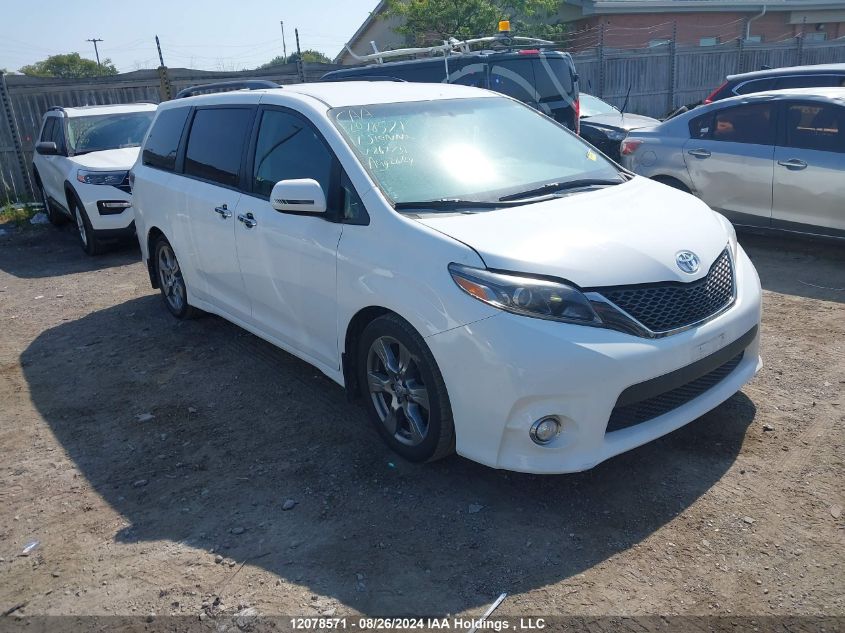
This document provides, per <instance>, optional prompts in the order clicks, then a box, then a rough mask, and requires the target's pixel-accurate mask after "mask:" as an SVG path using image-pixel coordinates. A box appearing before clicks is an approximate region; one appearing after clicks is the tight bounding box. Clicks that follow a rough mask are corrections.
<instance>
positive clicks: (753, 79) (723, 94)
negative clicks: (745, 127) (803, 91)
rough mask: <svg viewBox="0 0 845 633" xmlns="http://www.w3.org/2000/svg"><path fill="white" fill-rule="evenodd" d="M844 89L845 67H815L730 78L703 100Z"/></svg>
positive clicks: (744, 74)
mask: <svg viewBox="0 0 845 633" xmlns="http://www.w3.org/2000/svg"><path fill="white" fill-rule="evenodd" d="M842 86H845V64H815V65H812V66H787V67H784V68H767V69H765V70H755V71H753V72H750V73H741V74H738V75H728V78H727V79H726V80H725V82H724V83H723V84H722V85H721V86H719V87H718V88H716V89H715V90H714V91H713V92H712V93H710V95H709V96H708V97H707V98H706V99H704V102H703V103H705V104H708V103H715V102H716V101H721V100H722V99H728V98H730V97H736V96H738V95H746V94H751V93H752V92H767V91H769V90H787V89H793V88H836V87H842Z"/></svg>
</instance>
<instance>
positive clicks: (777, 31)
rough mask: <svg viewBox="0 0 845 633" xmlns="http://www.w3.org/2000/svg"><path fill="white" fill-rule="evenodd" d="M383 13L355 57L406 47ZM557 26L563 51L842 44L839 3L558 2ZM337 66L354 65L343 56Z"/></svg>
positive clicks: (366, 29) (358, 43) (367, 25)
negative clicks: (561, 27)
mask: <svg viewBox="0 0 845 633" xmlns="http://www.w3.org/2000/svg"><path fill="white" fill-rule="evenodd" d="M385 9H386V2H385V0H380V1H379V2H378V4H377V6H376V7H375V9H374V10H373V11H372V13H371V14H370V16H369V17H368V18H367V19H366V20H365V21H364V23H363V24H362V25H361V26H360V27H359V28H358V30H357V31H356V32H355V34H354V35H353V36H352V38H351V39H350V41H349V44H348V45H349V47H350V48H351V49H352V50H353V51H355V53H356V54H359V55H360V54H366V53H371V52H372V46H371V44H370V42H375V43H376V45H377V46H378V48H379V50H386V49H390V48H400V47H402V46H405V45H406V44H407V43H406V42H405V39H404V37H403V36H401V35H399V34H398V33H396V32H395V31H394V30H393V29H394V27H396V26H397V25H398V23H397V22H396V20H395V19H383V18H382V16H383V13H384V11H385ZM557 19H558V20H559V21H561V22H565V23H567V24H570V25H571V28H570V35H569V37H568V38H567V41H565V42H564V43H563V45H564V46H565V47H566V48H570V49H572V50H582V49H585V48H591V47H594V46H597V45H598V44H599V43H603V44H604V46H605V47H609V48H646V47H650V46H660V45H664V44H668V43H669V42H670V41H671V39H672V37H673V35H675V36H676V37H677V42H678V44H685V45H693V46H714V45H718V44H723V43H727V42H732V41H737V40H739V39H743V40H746V41H747V42H748V43H755V42H778V41H783V40H787V39H789V38H794V37H796V36H799V35H802V36H803V37H805V38H806V39H807V40H813V41H819V40H833V39H838V38H845V0H768V1H760V0H753V1H752V0H562V1H561V5H560V10H559V13H558V17H557ZM494 29H495V25H491V32H492V31H493V30H494ZM479 35H482V34H479ZM336 60H337V62H338V63H342V64H354V63H355V60H354V58H352V56H351V55H349V54H348V53H347V51H346V50H345V49H344V50H343V51H341V52H340V53H339V54H338V56H337V58H336Z"/></svg>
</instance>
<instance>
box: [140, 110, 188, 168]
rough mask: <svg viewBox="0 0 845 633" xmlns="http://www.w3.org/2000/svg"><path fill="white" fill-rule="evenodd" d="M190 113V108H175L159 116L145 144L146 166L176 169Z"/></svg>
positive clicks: (144, 160)
mask: <svg viewBox="0 0 845 633" xmlns="http://www.w3.org/2000/svg"><path fill="white" fill-rule="evenodd" d="M189 112H190V109H189V108H173V109H171V110H164V111H163V112H161V113H160V114H159V115H158V118H157V119H156V120H155V123H153V128H152V130H150V134H149V136H148V137H147V142H146V143H145V144H144V155H143V157H142V160H143V163H144V164H145V165H149V166H150V167H158V168H159V169H167V170H168V171H173V170H174V169H175V168H176V151H177V150H178V149H179V139H180V138H181V137H182V130H183V129H184V128H185V121H186V120H187V119H188V113H189Z"/></svg>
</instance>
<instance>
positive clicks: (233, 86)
mask: <svg viewBox="0 0 845 633" xmlns="http://www.w3.org/2000/svg"><path fill="white" fill-rule="evenodd" d="M266 88H281V86H280V85H279V84H277V83H275V82H272V81H267V80H266V79H239V80H236V81H218V82H215V83H210V84H199V85H196V86H189V87H188V88H185V89H184V90H180V91H179V92H178V93H177V94H176V98H177V99H182V98H184V97H193V96H196V95H203V94H211V93H213V92H229V91H231V90H264V89H266Z"/></svg>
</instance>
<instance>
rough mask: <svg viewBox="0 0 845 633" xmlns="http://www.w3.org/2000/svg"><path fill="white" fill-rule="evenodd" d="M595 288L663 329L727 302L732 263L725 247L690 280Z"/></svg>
mask: <svg viewBox="0 0 845 633" xmlns="http://www.w3.org/2000/svg"><path fill="white" fill-rule="evenodd" d="M595 291H596V292H598V293H600V294H601V295H603V296H604V297H605V298H606V299H607V300H608V301H611V302H613V303H614V304H615V305H617V306H618V307H620V308H621V309H622V310H624V311H625V312H627V313H628V314H630V315H631V316H632V317H634V318H635V319H636V320H637V321H639V322H640V323H642V324H643V325H644V326H645V327H647V328H648V329H649V330H651V331H652V332H666V331H669V330H674V329H677V328H680V327H684V326H686V325H690V324H692V323H697V322H698V321H702V320H704V319H706V318H707V317H709V316H712V315H714V314H716V313H717V312H719V311H720V310H721V309H723V308H724V307H725V306H728V305H730V303H731V302H732V301H733V297H734V280H733V266H732V263H731V258H730V255H729V253H728V249H725V250H724V251H722V254H721V255H719V257H718V258H717V259H716V261H715V262H713V265H712V266H710V270H709V271H708V273H707V275H706V276H705V277H702V278H701V279H699V280H697V281H693V282H691V283H679V282H663V283H657V284H648V285H643V286H636V287H632V286H618V287H615V288H596V289H595Z"/></svg>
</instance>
